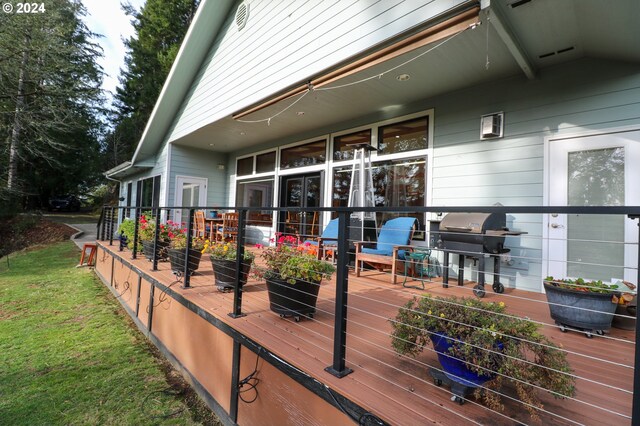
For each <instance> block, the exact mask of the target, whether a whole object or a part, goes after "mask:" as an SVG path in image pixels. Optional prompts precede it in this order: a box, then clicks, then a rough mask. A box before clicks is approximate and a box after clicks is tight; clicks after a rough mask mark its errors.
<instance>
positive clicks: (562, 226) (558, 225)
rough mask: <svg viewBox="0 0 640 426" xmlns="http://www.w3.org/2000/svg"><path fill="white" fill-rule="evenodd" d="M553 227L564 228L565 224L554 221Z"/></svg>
mask: <svg viewBox="0 0 640 426" xmlns="http://www.w3.org/2000/svg"><path fill="white" fill-rule="evenodd" d="M551 227H552V228H564V225H560V224H559V223H552V224H551Z"/></svg>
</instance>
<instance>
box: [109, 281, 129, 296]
mask: <svg viewBox="0 0 640 426" xmlns="http://www.w3.org/2000/svg"><path fill="white" fill-rule="evenodd" d="M113 283H114V284H113V288H115V289H116V290H117V289H118V286H119V284H118V281H116V280H115V279H114V280H113ZM123 285H124V290H122V293H119V294H116V299H119V298H120V297H122V296H123V295H124V294H125V293H126V292H127V291H129V290H130V289H131V283H130V282H129V280H126V281H125V282H124V283H123Z"/></svg>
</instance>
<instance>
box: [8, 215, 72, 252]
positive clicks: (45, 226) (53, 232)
mask: <svg viewBox="0 0 640 426" xmlns="http://www.w3.org/2000/svg"><path fill="white" fill-rule="evenodd" d="M0 228H1V229H4V230H5V232H4V235H3V238H2V239H0V257H2V256H6V255H7V254H9V253H12V252H14V251H18V250H23V249H25V248H28V247H31V246H35V245H45V244H50V243H57V242H60V241H66V240H68V239H69V238H70V237H71V236H72V235H73V234H75V233H76V232H78V231H76V230H75V229H73V228H70V227H68V226H67V225H65V224H63V223H55V222H52V221H50V220H48V219H46V218H43V217H41V216H26V215H25V216H17V217H14V218H12V219H4V220H0Z"/></svg>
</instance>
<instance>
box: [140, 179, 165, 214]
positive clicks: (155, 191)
mask: <svg viewBox="0 0 640 426" xmlns="http://www.w3.org/2000/svg"><path fill="white" fill-rule="evenodd" d="M159 205H160V175H158V176H154V177H150V178H146V179H143V180H141V181H138V196H137V197H136V206H138V207H158V206H159Z"/></svg>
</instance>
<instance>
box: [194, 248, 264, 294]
mask: <svg viewBox="0 0 640 426" xmlns="http://www.w3.org/2000/svg"><path fill="white" fill-rule="evenodd" d="M206 253H208V254H209V259H210V260H211V266H213V274H214V276H215V281H216V288H217V289H218V290H219V291H229V290H233V289H234V288H235V286H236V259H237V257H238V256H237V253H238V246H237V244H236V243H234V242H226V241H213V242H211V241H209V240H206V241H205V242H204V247H203V249H202V254H206ZM254 259H255V254H254V253H253V252H251V251H249V250H245V251H244V255H243V261H242V264H241V265H242V266H241V270H240V282H241V283H242V285H244V284H246V283H247V276H248V275H249V271H250V270H251V265H252V264H253V260H254Z"/></svg>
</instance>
